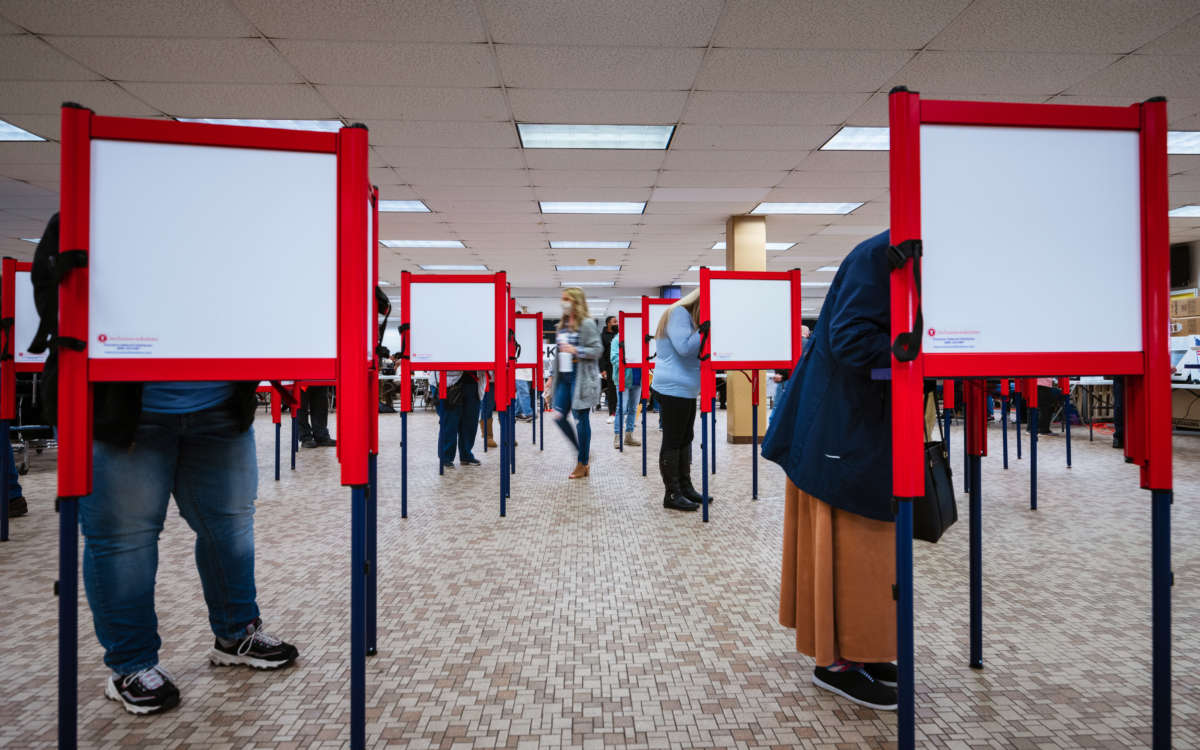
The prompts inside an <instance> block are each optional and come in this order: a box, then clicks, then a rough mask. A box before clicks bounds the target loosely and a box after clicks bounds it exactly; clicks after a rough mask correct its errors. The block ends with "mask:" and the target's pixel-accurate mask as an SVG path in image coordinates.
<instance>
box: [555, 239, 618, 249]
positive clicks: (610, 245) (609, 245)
mask: <svg viewBox="0 0 1200 750" xmlns="http://www.w3.org/2000/svg"><path fill="white" fill-rule="evenodd" d="M550 247H551V248H553V249H555V250H627V249H628V248H629V241H628V240H626V241H624V242H610V241H607V240H601V241H588V240H550Z"/></svg>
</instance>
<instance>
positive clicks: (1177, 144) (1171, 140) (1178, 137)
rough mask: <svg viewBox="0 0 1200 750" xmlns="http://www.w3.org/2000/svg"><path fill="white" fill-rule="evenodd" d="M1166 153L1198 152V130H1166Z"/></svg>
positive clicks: (1199, 144) (1199, 132)
mask: <svg viewBox="0 0 1200 750" xmlns="http://www.w3.org/2000/svg"><path fill="white" fill-rule="evenodd" d="M1167 153H1168V154H1200V130H1168V131H1167Z"/></svg>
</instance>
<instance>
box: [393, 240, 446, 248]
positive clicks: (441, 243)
mask: <svg viewBox="0 0 1200 750" xmlns="http://www.w3.org/2000/svg"><path fill="white" fill-rule="evenodd" d="M383 246H384V247H466V246H465V245H463V243H461V242H459V241H458V240H384V241H383Z"/></svg>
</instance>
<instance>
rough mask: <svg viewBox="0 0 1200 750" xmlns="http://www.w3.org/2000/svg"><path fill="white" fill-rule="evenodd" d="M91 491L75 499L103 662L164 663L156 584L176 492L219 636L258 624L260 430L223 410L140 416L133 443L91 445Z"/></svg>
mask: <svg viewBox="0 0 1200 750" xmlns="http://www.w3.org/2000/svg"><path fill="white" fill-rule="evenodd" d="M92 462H93V467H94V468H93V484H92V494H90V495H88V496H87V497H84V498H81V499H80V501H79V522H80V526H81V527H82V529H83V535H84V546H83V583H84V588H85V589H86V591H87V598H88V604H90V605H91V608H92V619H93V620H94V623H95V627H96V637H97V638H98V639H99V640H100V645H101V646H103V647H104V663H105V664H106V665H108V667H109V668H110V669H112V670H113V671H114V672H116V673H118V674H129V673H131V672H137V671H139V670H141V669H146V668H147V667H152V666H154V665H156V664H158V649H159V646H161V645H162V640H161V639H160V638H159V637H158V616H157V615H156V614H155V611H154V579H155V575H156V573H157V572H158V536H159V534H160V533H161V532H162V527H163V520H164V519H165V518H166V516H167V504H168V500H169V499H170V497H171V495H174V496H175V504H176V505H177V506H178V507H179V515H181V516H183V519H184V520H185V521H187V524H188V525H189V526H191V527H192V530H193V531H194V532H196V548H195V551H196V569H197V570H198V571H199V573H200V584H201V587H202V588H203V589H204V601H205V603H206V604H207V605H208V622H209V625H210V626H211V627H212V631H213V633H214V634H215V635H216V636H217V637H219V638H232V637H234V636H237V635H239V634H244V633H245V628H246V626H247V625H248V624H250V623H251V622H253V621H254V619H255V618H257V617H258V614H259V612H258V604H257V602H256V601H255V598H256V591H255V587H254V499H255V497H256V496H257V493H258V461H257V458H256V455H255V449H254V429H253V428H251V429H249V430H247V431H246V432H238V424H237V418H236V416H235V415H234V414H232V413H231V412H230V411H229V409H228V407H226V406H218V407H214V408H212V409H205V410H203V411H198V412H194V413H192V414H155V413H151V412H144V413H143V414H142V418H141V422H140V423H139V424H138V427H137V432H136V433H135V434H134V441H133V445H132V446H130V447H128V448H121V447H118V446H114V445H109V444H108V443H102V442H100V441H95V442H94V443H93V444H92Z"/></svg>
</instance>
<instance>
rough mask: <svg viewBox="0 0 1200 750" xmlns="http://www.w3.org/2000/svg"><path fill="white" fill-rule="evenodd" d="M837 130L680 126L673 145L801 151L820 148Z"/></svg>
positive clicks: (751, 126)
mask: <svg viewBox="0 0 1200 750" xmlns="http://www.w3.org/2000/svg"><path fill="white" fill-rule="evenodd" d="M836 132H837V128H836V127H834V126H832V125H808V126H804V125H800V126H792V125H680V126H679V127H678V128H676V130H675V137H674V138H673V139H672V145H674V146H676V147H678V148H680V149H705V148H711V149H716V150H736V149H742V148H744V149H749V150H759V149H763V148H766V149H778V150H781V151H784V150H787V151H800V150H805V149H814V148H817V147H819V146H820V145H821V144H823V143H825V141H827V140H829V139H830V138H832V137H833V134H834V133H836Z"/></svg>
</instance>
